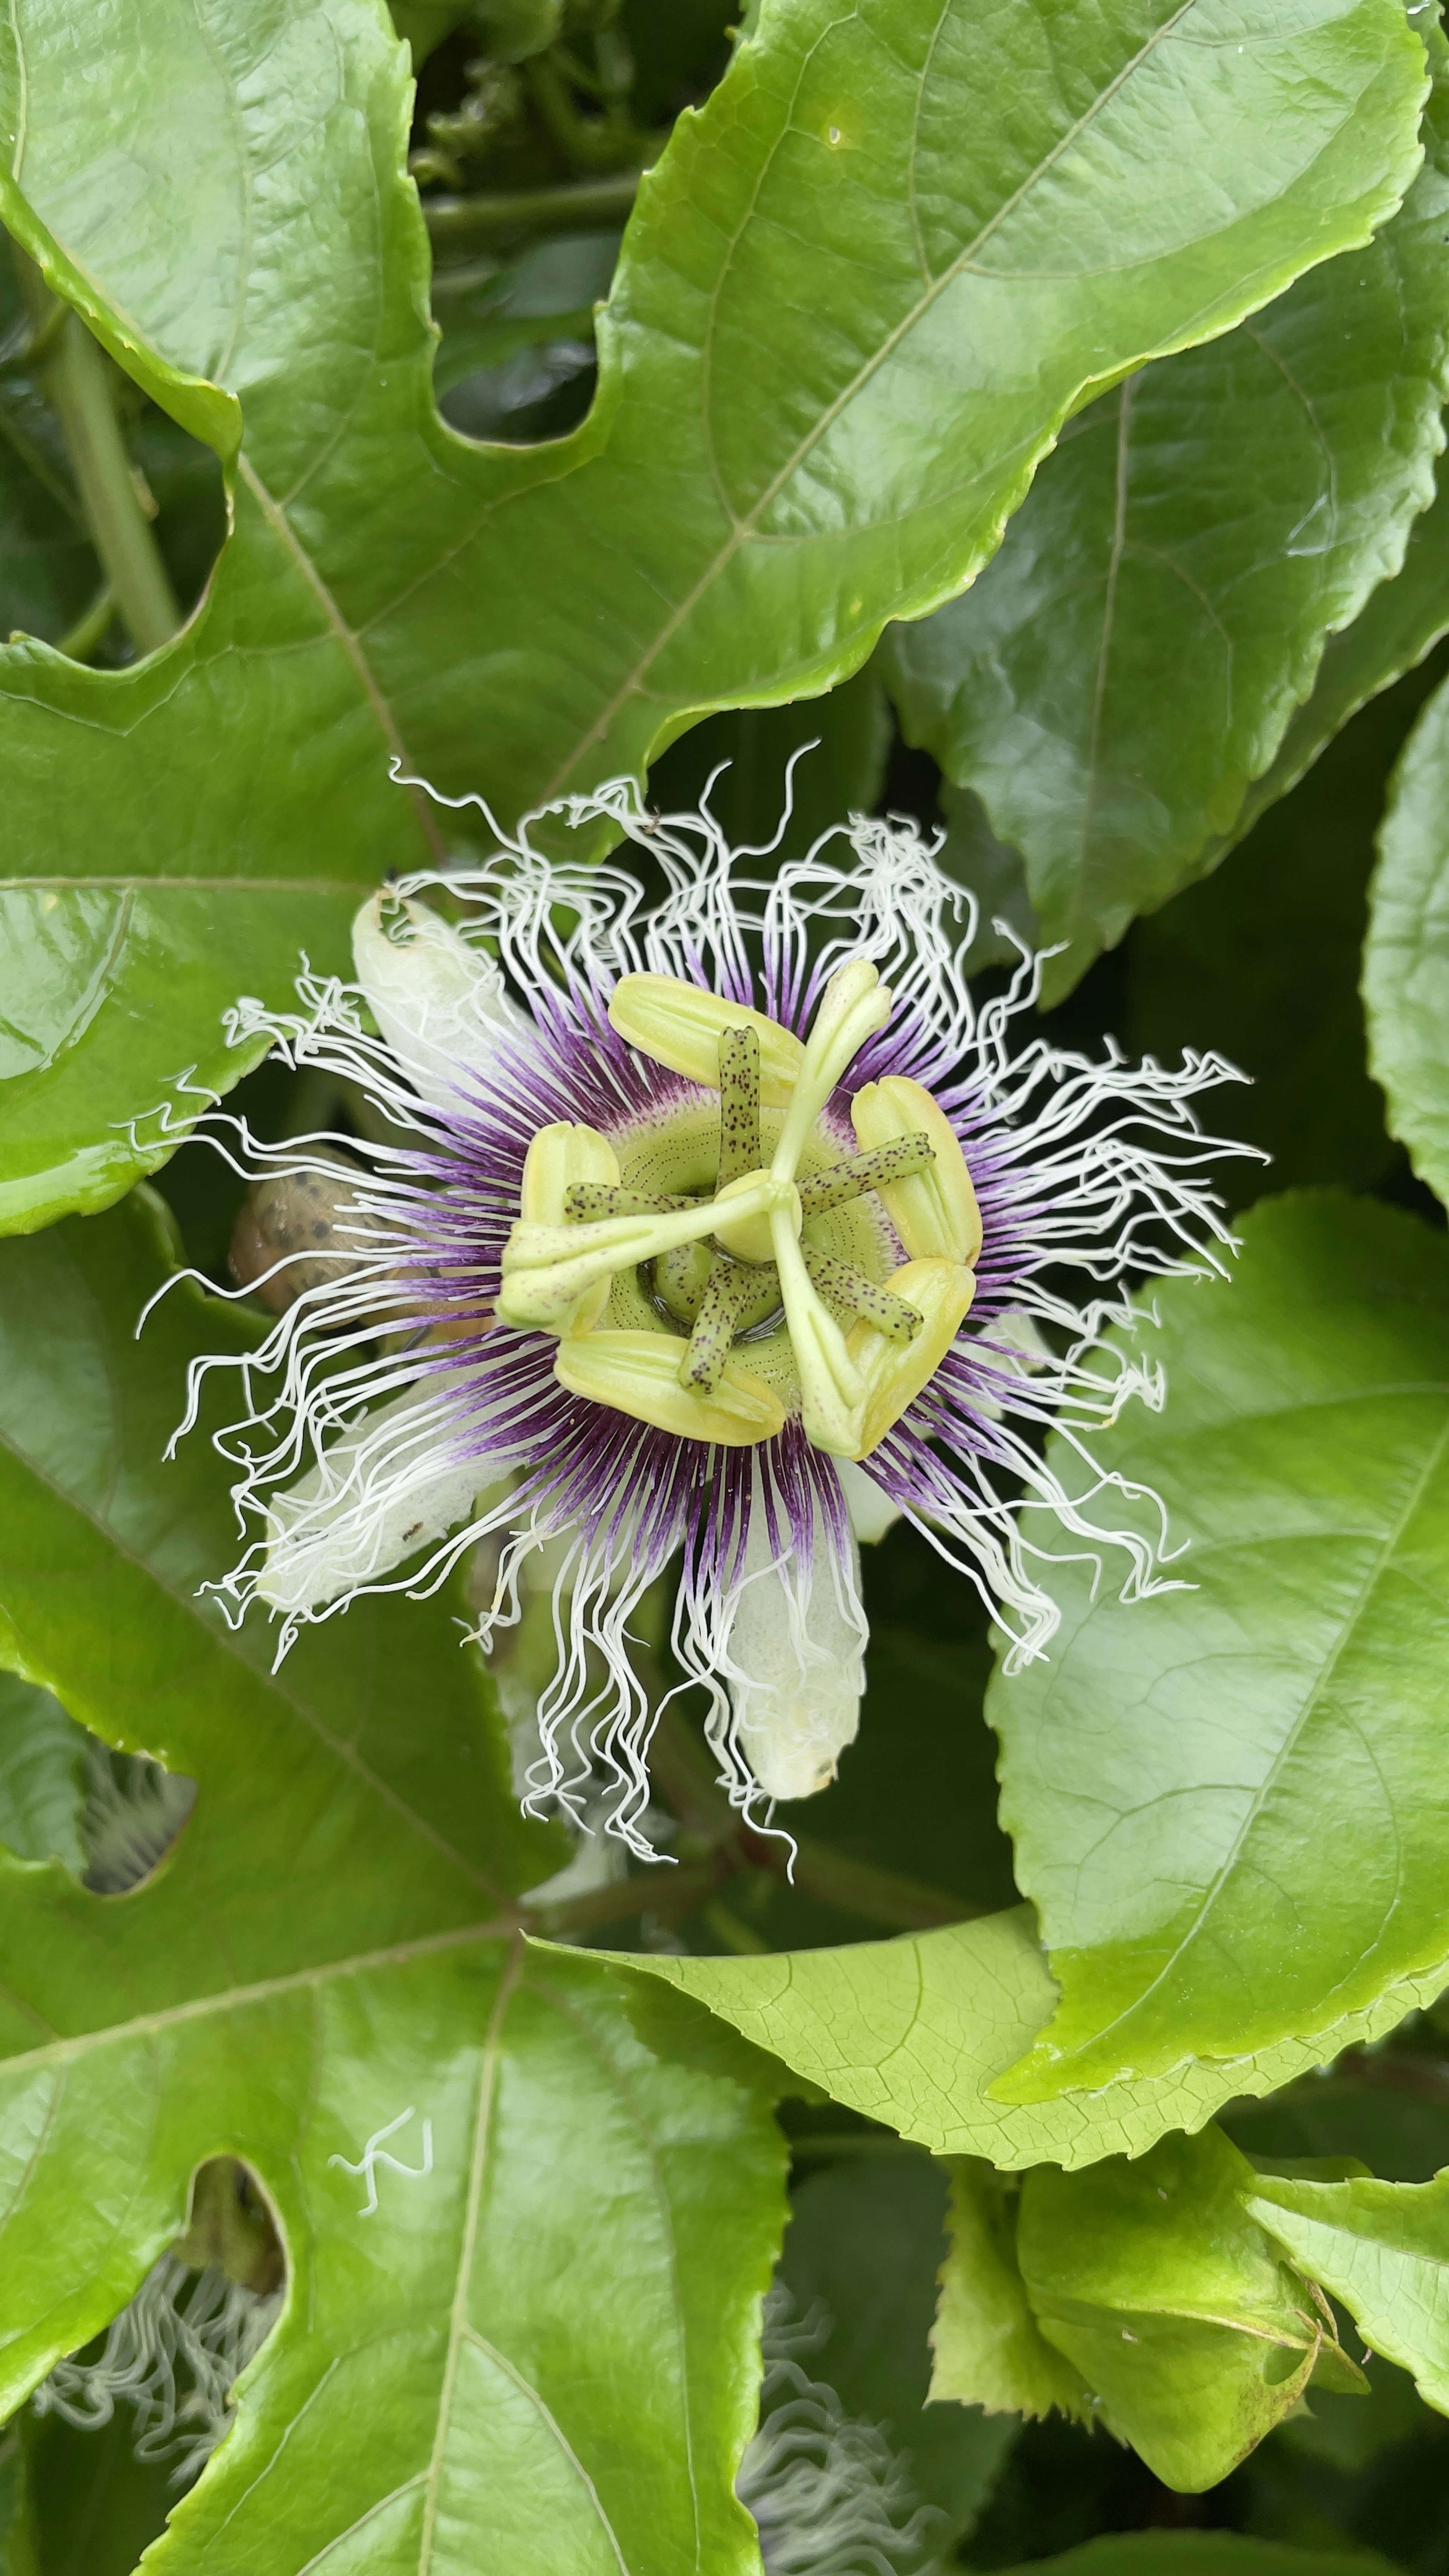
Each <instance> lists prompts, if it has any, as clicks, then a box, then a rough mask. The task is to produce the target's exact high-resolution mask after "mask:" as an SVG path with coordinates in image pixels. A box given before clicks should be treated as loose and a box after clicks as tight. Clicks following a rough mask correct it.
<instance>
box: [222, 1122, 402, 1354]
mask: <svg viewBox="0 0 1449 2576" xmlns="http://www.w3.org/2000/svg"><path fill="white" fill-rule="evenodd" d="M362 1177H363V1175H362V1174H361V1172H359V1171H358V1170H357V1169H356V1167H355V1166H354V1165H353V1164H350V1163H344V1162H343V1161H342V1158H341V1156H340V1155H339V1156H337V1157H336V1159H335V1163H334V1164H333V1165H332V1168H329V1169H328V1170H326V1171H310V1172H278V1173H277V1174H276V1175H275V1177H274V1178H271V1179H269V1180H263V1181H255V1182H253V1184H252V1187H251V1189H250V1190H249V1191H248V1193H247V1196H246V1198H245V1199H244V1200H243V1202H242V1206H241V1209H240V1212H239V1214H238V1216H237V1220H236V1224H235V1226H234V1227H233V1229H232V1237H231V1244H230V1247H229V1249H228V1252H227V1264H228V1267H229V1268H230V1271H231V1275H232V1277H233V1279H235V1281H236V1282H237V1285H238V1287H241V1288H254V1289H255V1290H256V1293H257V1295H258V1296H259V1297H260V1299H261V1300H262V1303H263V1305H265V1306H270V1308H271V1310H272V1313H273V1314H274V1315H285V1313H286V1311H287V1309H288V1307H289V1306H295V1304H296V1302H297V1299H298V1298H299V1297H301V1296H304V1295H305V1294H306V1292H307V1290H308V1289H309V1288H321V1287H336V1286H337V1285H338V1284H339V1282H340V1281H341V1280H342V1279H344V1278H345V1277H346V1275H347V1273H348V1271H349V1270H354V1269H356V1268H357V1266H358V1264H359V1262H360V1261H362V1260H364V1259H365V1258H366V1256H367V1248H368V1247H367V1244H366V1242H365V1240H364V1238H363V1234H362V1224H363V1220H362V1215H361V1211H360V1210H359V1207H358V1203H357V1195H356V1192H357V1184H358V1182H359V1181H360V1180H361V1179H362ZM278 1263H282V1264H283V1265H284V1266H283V1267H282V1268H280V1269H279V1268H278V1267H277V1264H278Z"/></svg>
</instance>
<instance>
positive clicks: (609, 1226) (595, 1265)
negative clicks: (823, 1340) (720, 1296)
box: [498, 1173, 794, 1332]
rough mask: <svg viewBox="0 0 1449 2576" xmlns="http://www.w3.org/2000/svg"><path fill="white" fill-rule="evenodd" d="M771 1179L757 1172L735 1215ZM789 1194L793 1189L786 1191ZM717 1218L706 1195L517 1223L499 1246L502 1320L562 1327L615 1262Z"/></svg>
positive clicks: (632, 1259)
mask: <svg viewBox="0 0 1449 2576" xmlns="http://www.w3.org/2000/svg"><path fill="white" fill-rule="evenodd" d="M773 1186H776V1185H772V1184H771V1182H770V1181H769V1180H768V1179H767V1178H766V1177H765V1175H764V1174H763V1173H762V1174H761V1176H760V1179H759V1182H758V1184H757V1186H756V1187H755V1189H754V1190H753V1191H749V1190H746V1191H744V1192H742V1193H741V1194H740V1196H739V1198H738V1200H737V1205H738V1209H739V1213H740V1215H741V1217H749V1216H752V1215H754V1214H755V1213H756V1212H757V1211H758V1210H759V1209H761V1208H763V1207H764V1206H765V1205H766V1204H767V1203H768V1201H769V1198H770V1196H771V1191H772V1187H773ZM791 1196H792V1198H793V1196H794V1193H793V1191H792V1192H791ZM716 1222H717V1218H716V1211H715V1207H714V1203H713V1201H712V1200H709V1199H704V1200H701V1201H698V1202H697V1203H695V1204H693V1205H691V1206H689V1207H687V1208H684V1209H681V1210H680V1211H679V1212H678V1214H674V1215H668V1216H618V1217H603V1218H601V1219H599V1221H598V1222H597V1223H595V1224H592V1225H530V1224H529V1223H527V1222H526V1221H521V1222H520V1223H519V1224H517V1225H516V1226H515V1227H514V1229H513V1232H512V1233H511V1234H510V1236H509V1238H508V1241H507V1243H506V1244H505V1245H504V1247H503V1286H502V1289H501V1291H500V1294H499V1299H498V1312H499V1315H500V1316H501V1318H502V1320H503V1322H504V1323H505V1324H514V1325H517V1326H518V1327H520V1328H527V1327H529V1326H533V1327H537V1328H541V1329H542V1330H544V1331H547V1332H560V1331H563V1330H565V1329H566V1326H565V1324H564V1323H563V1321H562V1318H564V1317H566V1316H567V1314H568V1313H569V1310H570V1308H571V1307H572V1306H573V1304H574V1301H575V1300H576V1299H577V1298H579V1297H581V1296H583V1294H584V1293H585V1291H586V1290H587V1289H590V1288H594V1287H596V1286H597V1285H598V1283H599V1282H600V1280H608V1279H611V1278H612V1277H613V1275H614V1273H615V1271H617V1270H632V1269H635V1268H637V1266H638V1264H639V1263H640V1262H641V1261H654V1260H657V1259H658V1256H659V1254H660V1253H661V1252H672V1251H673V1249H674V1247H675V1245H676V1244H679V1243H697V1242H699V1241H700V1240H701V1239H702V1238H703V1237H704V1236H705V1235H707V1234H710V1233H712V1232H713V1230H714V1227H715V1224H716Z"/></svg>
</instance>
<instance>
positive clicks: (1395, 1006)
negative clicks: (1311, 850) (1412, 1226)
mask: <svg viewBox="0 0 1449 2576" xmlns="http://www.w3.org/2000/svg"><path fill="white" fill-rule="evenodd" d="M1446 778H1449V683H1446V684H1445V685H1443V686H1441V687H1440V688H1439V689H1437V690H1436V691H1435V694H1434V696H1433V697H1432V698H1431V699H1430V700H1429V703H1428V705H1427V706H1426V707H1425V709H1424V712H1423V714H1422V715H1421V716H1420V718H1419V721H1418V724H1417V725H1416V726H1415V728H1414V731H1413V733H1412V734H1411V735H1410V737H1409V741H1408V744H1407V747H1406V749H1405V752H1404V756H1403V759H1402V761H1401V762H1400V764H1399V768H1398V772H1397V774H1396V776H1395V779H1394V782H1393V786H1392V789H1391V791H1390V796H1389V804H1388V810H1387V812H1386V814H1385V816H1384V824H1383V832H1382V835H1381V839H1380V844H1379V846H1380V859H1379V865H1378V868H1377V870H1376V871H1375V875H1374V881H1373V886H1372V890H1371V895H1370V911H1369V932H1368V939H1367V942H1366V943H1365V947H1364V965H1363V996H1364V1008H1365V1011H1366V1013H1367V1016H1368V1031H1369V1062H1370V1064H1371V1065H1372V1067H1373V1071H1374V1074H1375V1076H1376V1078H1377V1080H1378V1081H1379V1082H1381V1083H1382V1085H1383V1088H1384V1092H1385V1095H1386V1097H1387V1100H1388V1117H1389V1125H1390V1127H1391V1128H1392V1130H1393V1132H1394V1134H1395V1135H1396V1136H1401V1137H1402V1138H1403V1140H1404V1143H1405V1144H1406V1145H1407V1146H1408V1149H1409V1154H1410V1158H1411V1160H1412V1162H1413V1165H1414V1169H1415V1171H1416V1172H1418V1173H1419V1174H1420V1175H1421V1177H1422V1178H1423V1179H1424V1180H1426V1181H1427V1182H1428V1183H1429V1185H1430V1188H1431V1189H1434V1190H1437V1192H1438V1194H1439V1196H1440V1198H1441V1199H1442V1198H1446V1197H1449V1016H1446V1014H1449V834H1446V828H1445V815H1446V798H1445V785H1446Z"/></svg>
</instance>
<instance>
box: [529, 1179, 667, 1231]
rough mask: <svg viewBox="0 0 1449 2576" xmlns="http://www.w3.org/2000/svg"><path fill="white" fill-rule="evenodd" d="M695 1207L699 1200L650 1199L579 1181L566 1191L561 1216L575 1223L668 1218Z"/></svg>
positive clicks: (642, 1194)
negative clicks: (609, 1218) (617, 1218)
mask: <svg viewBox="0 0 1449 2576" xmlns="http://www.w3.org/2000/svg"><path fill="white" fill-rule="evenodd" d="M698 1205H699V1201H698V1199H692V1198H670V1197H668V1196H667V1195H666V1194H664V1193H663V1192H661V1193H660V1194H659V1195H658V1196H657V1197H651V1196H650V1194H649V1192H648V1191H647V1190H615V1189H609V1188H607V1187H606V1186H605V1185H604V1184H603V1183H602V1182H600V1181H579V1182H576V1183H575V1185H574V1186H573V1188H572V1189H567V1190H565V1192H564V1205H563V1212H564V1215H565V1216H566V1217H572V1218H573V1219H574V1221H575V1223H578V1222H580V1221H581V1220H582V1221H585V1222H592V1221H593V1220H594V1219H595V1218H597V1217H601V1216H669V1215H671V1214H672V1213H673V1212H674V1211H675V1210H677V1209H679V1208H691V1207H698Z"/></svg>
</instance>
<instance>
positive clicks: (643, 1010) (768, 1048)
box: [609, 975, 805, 1109]
mask: <svg viewBox="0 0 1449 2576" xmlns="http://www.w3.org/2000/svg"><path fill="white" fill-rule="evenodd" d="M609 1021H610V1025H611V1026H612V1027H613V1028H615V1029H617V1030H618V1033H619V1035H620V1037H621V1038H626V1039H627V1040H628V1042H629V1044H630V1046H635V1047H637V1048H638V1049H639V1052H640V1054H641V1055H647V1056H651V1057H652V1058H653V1060H654V1062H655V1063H656V1064H662V1065H666V1066H667V1067H668V1069H669V1071H670V1072H671V1073H682V1074H683V1075H684V1076H685V1079H686V1080H687V1081H689V1082H697V1083H700V1084H701V1085H702V1086H703V1088H704V1089H705V1090H707V1091H712V1090H713V1089H714V1087H715V1085H716V1083H717V1082H718V1081H719V1042H720V1039H721V1038H722V1037H723V1036H724V1033H725V1031H726V1029H734V1028H740V1027H748V1028H752V1029H753V1030H754V1032H755V1035H756V1037H757V1038H758V1039H759V1042H760V1097H761V1099H762V1100H763V1102H764V1104H765V1107H766V1108H767V1109H784V1108H785V1107H786V1106H787V1105H788V1103H789V1100H790V1096H791V1093H792V1092H793V1090H794V1088H795V1084H796V1082H797V1080H798V1078H799V1074H800V1068H801V1066H802V1064H803V1063H804V1061H805V1049H804V1048H803V1047H802V1045H801V1044H800V1041H799V1039H798V1038H797V1037H794V1036H792V1034H791V1032H790V1031H789V1029H782V1028H781V1027H780V1025H779V1023H778V1021H775V1020H767V1019H766V1017H765V1014H764V1012H763V1011H752V1010H750V1009H748V1008H747V1006H746V1005H745V1004H744V1003H743V1002H728V1001H726V1000H725V999H724V997H723V995H722V994H719V993H703V992H701V991H700V989H699V987H698V986H697V985H695V984H685V983H681V982H680V980H679V978H678V977H677V976H674V975H624V976H621V978H620V980H619V982H618V983H617V984H616V985H615V987H614V990H613V993H612V994H611V996H610V999H609Z"/></svg>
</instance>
